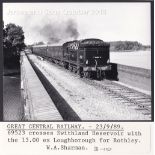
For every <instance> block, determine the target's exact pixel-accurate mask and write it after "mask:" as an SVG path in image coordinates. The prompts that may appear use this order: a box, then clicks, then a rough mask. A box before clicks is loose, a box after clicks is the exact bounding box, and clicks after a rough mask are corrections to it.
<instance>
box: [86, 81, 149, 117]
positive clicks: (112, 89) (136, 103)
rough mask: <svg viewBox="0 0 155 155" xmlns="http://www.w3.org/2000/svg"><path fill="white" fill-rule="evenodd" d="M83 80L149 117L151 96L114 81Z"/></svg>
mask: <svg viewBox="0 0 155 155" xmlns="http://www.w3.org/2000/svg"><path fill="white" fill-rule="evenodd" d="M83 80H84V81H85V82H87V81H89V83H90V84H92V85H94V86H96V87H99V88H101V89H102V90H104V92H105V93H106V94H107V95H109V96H110V97H112V98H114V99H116V100H118V101H119V102H121V103H122V104H126V105H127V106H133V107H134V108H135V110H138V111H142V113H143V114H144V115H149V117H150V118H151V96H150V95H147V94H144V93H142V92H139V91H137V90H134V89H131V88H128V87H126V86H123V85H121V84H118V83H115V82H114V81H109V80H104V81H96V80H89V79H83Z"/></svg>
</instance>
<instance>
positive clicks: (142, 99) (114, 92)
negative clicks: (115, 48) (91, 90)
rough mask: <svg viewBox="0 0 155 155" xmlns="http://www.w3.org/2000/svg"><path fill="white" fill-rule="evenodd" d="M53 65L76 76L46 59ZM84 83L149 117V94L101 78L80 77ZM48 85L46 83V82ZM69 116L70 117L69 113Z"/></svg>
mask: <svg viewBox="0 0 155 155" xmlns="http://www.w3.org/2000/svg"><path fill="white" fill-rule="evenodd" d="M47 62H48V63H51V64H52V65H54V66H57V67H58V68H59V69H61V70H65V71H67V72H68V73H70V74H72V76H75V77H77V76H78V75H77V74H75V73H72V72H70V71H69V70H66V69H64V68H62V67H61V66H58V65H57V64H53V63H52V62H49V61H47ZM81 80H82V81H84V82H85V83H87V84H89V85H91V86H93V87H96V88H97V89H100V90H101V91H104V94H105V95H107V96H109V97H110V98H111V99H114V100H116V101H118V103H120V104H125V106H127V107H129V108H133V109H134V110H137V111H140V112H141V113H142V114H143V115H147V117H149V118H150V119H151V111H152V109H151V96H150V95H147V94H144V93H142V92H139V91H137V90H134V89H131V88H128V87H127V86H124V85H121V84H119V83H116V82H114V81H109V80H103V81H97V80H91V79H86V78H81ZM47 85H48V84H47ZM70 117H72V116H71V115H70Z"/></svg>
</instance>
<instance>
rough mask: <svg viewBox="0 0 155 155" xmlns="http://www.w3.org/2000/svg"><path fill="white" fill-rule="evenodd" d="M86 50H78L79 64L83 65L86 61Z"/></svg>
mask: <svg viewBox="0 0 155 155" xmlns="http://www.w3.org/2000/svg"><path fill="white" fill-rule="evenodd" d="M84 52H85V51H84V50H78V64H80V65H83V64H84V59H85V54H84Z"/></svg>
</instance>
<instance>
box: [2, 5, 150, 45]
mask: <svg viewBox="0 0 155 155" xmlns="http://www.w3.org/2000/svg"><path fill="white" fill-rule="evenodd" d="M3 21H4V24H5V25H6V24H8V23H15V24H17V25H20V26H22V27H23V30H24V32H25V42H26V43H27V44H31V43H34V42H38V41H45V42H47V41H48V37H49V36H50V39H51V38H52V39H53V40H54V41H55V42H57V41H59V42H64V41H67V40H71V39H84V38H99V39H102V40H104V41H116V40H131V41H139V42H140V43H142V44H145V45H146V44H147V45H150V38H151V37H150V31H151V30H150V3H3ZM51 27H52V28H51ZM60 38H62V39H60Z"/></svg>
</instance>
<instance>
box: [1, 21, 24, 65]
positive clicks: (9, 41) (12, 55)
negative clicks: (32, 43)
mask: <svg viewBox="0 0 155 155" xmlns="http://www.w3.org/2000/svg"><path fill="white" fill-rule="evenodd" d="M24 39H25V37H24V31H23V29H22V27H21V26H17V25H15V24H13V23H10V24H7V25H6V27H5V28H4V24H3V53H4V63H5V64H6V63H11V62H12V63H19V58H20V51H21V50H23V49H24V48H25V43H24Z"/></svg>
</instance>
